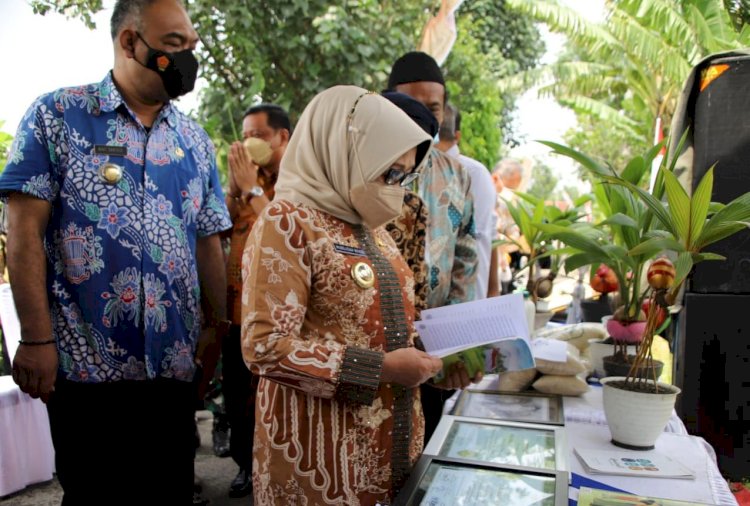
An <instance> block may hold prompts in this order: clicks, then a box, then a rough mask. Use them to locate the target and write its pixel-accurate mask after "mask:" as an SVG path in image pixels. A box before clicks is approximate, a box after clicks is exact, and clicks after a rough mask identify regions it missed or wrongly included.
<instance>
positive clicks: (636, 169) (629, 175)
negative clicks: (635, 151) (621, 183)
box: [620, 156, 646, 184]
mask: <svg viewBox="0 0 750 506" xmlns="http://www.w3.org/2000/svg"><path fill="white" fill-rule="evenodd" d="M645 170H646V163H645V162H644V160H643V157H641V156H636V157H635V158H632V159H631V160H630V161H629V162H628V165H627V166H626V167H625V170H623V171H622V173H621V174H620V177H621V178H623V179H624V180H626V181H630V182H631V183H633V184H638V183H640V182H641V179H642V178H643V173H644V172H645Z"/></svg>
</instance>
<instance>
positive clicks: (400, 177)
mask: <svg viewBox="0 0 750 506" xmlns="http://www.w3.org/2000/svg"><path fill="white" fill-rule="evenodd" d="M418 177H419V173H418V172H409V173H407V172H406V171H404V170H401V169H396V168H394V167H391V168H390V169H388V171H387V172H386V173H385V184H396V183H399V184H400V185H401V186H402V187H405V186H409V185H410V184H411V183H413V182H414V181H415V180H416V179H417V178H418Z"/></svg>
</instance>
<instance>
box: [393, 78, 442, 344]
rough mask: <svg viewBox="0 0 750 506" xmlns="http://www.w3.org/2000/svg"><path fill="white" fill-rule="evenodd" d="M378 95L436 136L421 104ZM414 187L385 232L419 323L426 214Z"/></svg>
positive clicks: (434, 126) (395, 95)
mask: <svg viewBox="0 0 750 506" xmlns="http://www.w3.org/2000/svg"><path fill="white" fill-rule="evenodd" d="M382 95H383V97H384V98H386V99H388V100H390V101H391V102H393V104H395V105H396V106H397V107H398V108H399V109H401V110H402V111H404V112H405V113H406V114H407V115H408V116H409V117H410V118H411V119H412V120H413V121H414V122H415V123H416V124H417V125H419V127H420V128H421V129H422V130H424V131H425V133H426V134H427V135H429V136H430V138H433V137H435V136H436V135H437V133H438V128H439V125H438V122H437V120H436V119H435V116H434V115H433V114H432V113H431V112H430V110H429V109H427V107H425V106H424V105H423V104H422V103H421V102H419V101H417V100H415V99H413V98H411V97H410V96H409V95H405V94H404V93H398V92H396V91H386V92H383V94H382ZM415 186H416V185H415V184H414V183H412V184H410V185H408V187H406V188H404V207H403V210H402V212H401V214H400V215H399V216H398V217H397V218H396V219H395V220H393V221H390V222H388V223H386V225H385V229H386V230H387V231H388V232H389V233H390V234H391V237H392V238H393V240H394V241H395V242H396V246H397V247H398V249H399V250H400V251H401V255H402V256H403V257H404V259H405V260H406V263H407V264H408V265H409V267H410V268H411V270H412V273H413V274H414V310H415V319H416V320H419V319H420V315H421V313H422V310H423V309H426V308H427V266H426V264H425V237H426V234H427V218H428V213H427V206H426V205H425V203H424V201H423V200H422V199H421V198H419V195H417V194H416V193H414V191H412V189H413V188H414V187H415ZM409 187H411V188H409ZM418 343H419V341H418Z"/></svg>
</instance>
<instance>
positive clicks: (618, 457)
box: [575, 448, 695, 480]
mask: <svg viewBox="0 0 750 506" xmlns="http://www.w3.org/2000/svg"><path fill="white" fill-rule="evenodd" d="M575 452H576V455H578V460H580V461H581V465H582V466H583V467H584V469H586V472H587V473H589V474H611V475H618V476H638V477H648V478H679V479H688V480H694V479H695V473H694V472H693V471H691V470H690V469H688V468H687V467H685V466H683V465H682V464H680V463H679V462H677V461H675V460H672V459H671V458H669V457H667V456H666V455H662V454H661V453H659V452H657V451H655V450H650V451H645V452H641V451H627V450H613V451H610V450H593V449H580V448H576V449H575Z"/></svg>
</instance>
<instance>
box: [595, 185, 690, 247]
mask: <svg viewBox="0 0 750 506" xmlns="http://www.w3.org/2000/svg"><path fill="white" fill-rule="evenodd" d="M602 178H603V179H604V180H606V181H607V182H609V183H612V184H616V185H619V186H625V187H626V188H629V189H630V190H631V191H632V192H634V193H636V194H637V195H638V197H639V198H640V199H641V200H642V201H643V203H644V204H646V207H647V208H648V210H649V211H651V213H653V215H654V216H655V217H656V219H657V220H659V222H661V224H662V225H663V226H664V228H665V229H667V230H668V231H669V232H671V233H672V235H674V236H678V234H677V231H676V229H675V227H674V223H673V222H672V217H671V216H670V214H669V211H668V210H667V209H666V208H665V207H664V204H662V203H661V202H660V201H659V200H657V199H656V198H654V196H653V195H651V194H650V193H648V192H647V191H646V190H644V189H643V188H640V187H638V186H635V185H634V184H631V183H629V182H628V181H625V180H624V179H621V178H617V177H610V176H606V177H604V176H602Z"/></svg>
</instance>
